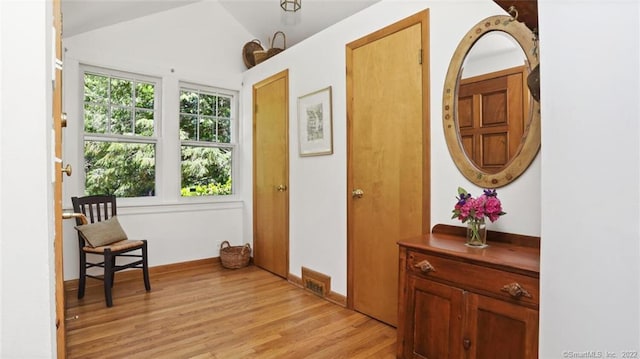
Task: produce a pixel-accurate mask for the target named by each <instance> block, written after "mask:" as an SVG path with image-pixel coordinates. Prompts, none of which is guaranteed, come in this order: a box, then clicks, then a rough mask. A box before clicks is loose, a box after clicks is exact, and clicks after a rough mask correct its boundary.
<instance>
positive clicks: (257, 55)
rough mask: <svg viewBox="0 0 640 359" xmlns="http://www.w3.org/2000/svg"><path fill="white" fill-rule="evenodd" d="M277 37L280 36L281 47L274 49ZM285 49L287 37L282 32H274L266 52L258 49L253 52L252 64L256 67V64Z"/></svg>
mask: <svg viewBox="0 0 640 359" xmlns="http://www.w3.org/2000/svg"><path fill="white" fill-rule="evenodd" d="M278 35H282V47H275V44H274V43H275V40H276V37H278ZM286 48H287V37H286V35H285V34H284V32H282V31H276V33H275V34H273V38H272V39H271V48H269V49H267V50H264V49H259V50H256V51H254V52H253V62H254V63H255V64H256V65H257V64H259V63H261V62H262V61H264V60H266V59H268V58H270V57H272V56H275V55H277V54H279V53H281V52H282V51H284V50H285V49H286Z"/></svg>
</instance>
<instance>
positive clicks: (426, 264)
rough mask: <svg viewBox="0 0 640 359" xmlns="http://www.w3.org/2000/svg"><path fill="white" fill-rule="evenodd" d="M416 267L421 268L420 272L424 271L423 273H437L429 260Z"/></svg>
mask: <svg viewBox="0 0 640 359" xmlns="http://www.w3.org/2000/svg"><path fill="white" fill-rule="evenodd" d="M414 267H416V268H420V270H421V271H422V273H429V272H435V271H436V269H435V268H434V267H433V266H432V265H431V263H429V261H428V260H426V259H425V260H423V261H422V262H420V263H417V264H415V265H414Z"/></svg>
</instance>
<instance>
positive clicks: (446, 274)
mask: <svg viewBox="0 0 640 359" xmlns="http://www.w3.org/2000/svg"><path fill="white" fill-rule="evenodd" d="M406 263H407V268H406V270H407V272H409V273H413V274H415V275H418V276H421V277H424V278H430V279H435V280H440V281H446V282H450V283H452V284H453V285H455V286H457V287H460V288H461V289H465V290H469V291H473V292H478V293H483V294H489V295H493V296H496V297H499V298H504V299H507V300H515V301H518V302H522V303H526V304H529V305H533V306H536V307H537V306H538V304H539V301H540V289H539V280H538V278H534V277H529V276H526V275H522V274H519V273H513V272H509V271H507V270H499V269H494V268H489V267H483V266H481V265H477V264H472V263H467V262H462V261H458V260H455V259H449V258H444V257H440V256H435V255H430V254H426V253H422V252H418V251H412V250H409V251H407V260H406Z"/></svg>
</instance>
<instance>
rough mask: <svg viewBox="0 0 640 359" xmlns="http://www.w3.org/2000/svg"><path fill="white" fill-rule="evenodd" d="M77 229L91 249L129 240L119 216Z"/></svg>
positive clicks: (77, 227)
mask: <svg viewBox="0 0 640 359" xmlns="http://www.w3.org/2000/svg"><path fill="white" fill-rule="evenodd" d="M76 229H77V230H78V231H79V232H80V235H81V236H82V238H84V240H85V241H86V242H87V243H88V244H89V246H91V247H101V246H105V245H108V244H112V243H115V242H118V241H122V240H126V239H127V234H126V233H125V232H124V230H123V229H122V227H121V226H120V222H118V217H117V216H113V217H111V218H109V219H107V220H104V221H101V222H94V223H89V224H83V225H80V226H76Z"/></svg>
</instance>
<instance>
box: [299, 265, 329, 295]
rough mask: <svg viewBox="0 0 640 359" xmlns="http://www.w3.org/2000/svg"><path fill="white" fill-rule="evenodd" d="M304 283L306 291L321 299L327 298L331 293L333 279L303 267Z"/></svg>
mask: <svg viewBox="0 0 640 359" xmlns="http://www.w3.org/2000/svg"><path fill="white" fill-rule="evenodd" d="M302 283H303V286H304V289H306V290H308V291H310V292H312V293H313V294H315V295H318V296H320V297H323V298H324V297H325V296H326V295H327V293H329V292H330V291H331V277H329V276H328V275H325V274H322V273H319V272H316V271H314V270H311V269H309V268H305V267H302Z"/></svg>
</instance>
